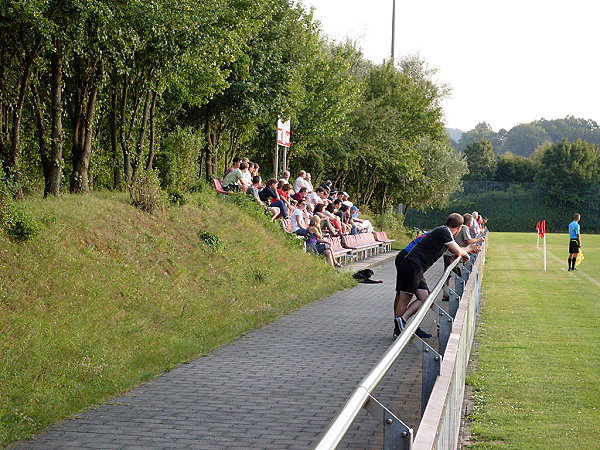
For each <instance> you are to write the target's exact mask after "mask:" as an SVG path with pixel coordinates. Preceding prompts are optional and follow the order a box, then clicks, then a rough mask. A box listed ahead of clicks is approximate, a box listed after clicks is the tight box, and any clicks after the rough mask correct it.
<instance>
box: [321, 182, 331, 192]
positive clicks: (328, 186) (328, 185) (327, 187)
mask: <svg viewBox="0 0 600 450" xmlns="http://www.w3.org/2000/svg"><path fill="white" fill-rule="evenodd" d="M331 186H333V183H332V182H331V180H325V181H323V183H321V187H322V188H323V189H325V190H326V191H327V192H329V191H331Z"/></svg>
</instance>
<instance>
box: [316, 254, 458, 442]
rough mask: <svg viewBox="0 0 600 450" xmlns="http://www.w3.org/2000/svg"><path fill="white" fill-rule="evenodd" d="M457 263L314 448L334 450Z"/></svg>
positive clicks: (366, 377)
mask: <svg viewBox="0 0 600 450" xmlns="http://www.w3.org/2000/svg"><path fill="white" fill-rule="evenodd" d="M459 262H460V258H457V259H456V260H454V261H452V263H451V264H450V265H449V266H448V267H447V268H446V270H445V272H444V274H443V275H442V277H441V278H440V279H439V281H438V282H437V284H436V285H435V287H434V288H433V290H432V291H431V293H430V294H429V296H428V297H427V299H426V300H425V301H424V302H423V305H421V307H420V308H419V311H418V312H417V313H416V314H415V316H414V319H413V320H412V321H411V322H410V323H409V324H408V325H407V326H406V328H405V329H404V331H403V332H402V333H401V334H400V336H399V337H398V338H397V339H396V341H395V342H394V343H393V344H392V345H391V346H390V348H388V350H387V351H386V352H385V353H384V355H383V356H382V357H381V359H380V360H379V362H378V363H377V364H376V365H375V367H373V369H371V371H370V372H369V373H368V374H367V375H366V376H365V377H364V378H363V379H362V381H361V382H360V384H359V385H358V387H357V388H356V389H355V390H354V391H353V392H352V395H351V396H350V398H349V399H348V401H347V402H346V404H345V405H344V407H343V408H342V410H341V411H340V412H339V413H338V415H337V417H336V418H335V419H334V420H333V421H332V422H331V424H330V425H329V427H328V428H327V431H325V433H324V434H323V437H322V438H321V440H320V441H319V443H318V444H317V446H316V447H315V449H316V450H325V449H335V448H336V446H337V445H338V444H339V443H340V441H341V440H342V439H343V437H344V435H345V434H346V432H347V431H348V429H349V428H350V426H351V425H352V422H354V419H355V418H356V416H357V415H358V413H359V412H360V410H361V409H362V408H363V407H364V405H365V403H366V402H367V400H368V399H369V397H370V396H371V393H372V392H373V391H374V390H375V388H376V387H377V385H378V384H379V382H380V381H381V380H382V379H383V377H384V376H385V375H386V373H387V372H388V371H389V369H390V368H391V367H392V365H393V364H394V362H395V361H396V359H398V356H400V353H401V352H402V350H404V347H406V346H407V345H408V343H409V342H410V340H411V339H412V337H413V333H414V332H415V331H417V328H418V327H419V326H420V325H421V322H422V321H423V319H424V318H425V315H426V314H427V312H428V311H429V308H430V307H431V305H432V304H433V301H434V299H435V298H436V297H437V295H438V294H439V292H440V291H441V290H442V288H443V286H444V283H445V282H446V279H447V278H448V277H449V276H450V272H452V270H453V269H454V268H455V267H456V266H457V265H458V263H459Z"/></svg>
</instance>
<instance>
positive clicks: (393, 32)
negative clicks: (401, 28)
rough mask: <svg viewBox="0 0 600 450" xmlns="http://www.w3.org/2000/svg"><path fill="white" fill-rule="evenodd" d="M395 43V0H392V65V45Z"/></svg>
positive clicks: (392, 58) (392, 59)
mask: <svg viewBox="0 0 600 450" xmlns="http://www.w3.org/2000/svg"><path fill="white" fill-rule="evenodd" d="M395 41H396V0H392V55H391V56H392V57H391V61H392V64H394V43H395Z"/></svg>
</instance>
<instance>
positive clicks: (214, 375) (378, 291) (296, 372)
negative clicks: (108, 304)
mask: <svg viewBox="0 0 600 450" xmlns="http://www.w3.org/2000/svg"><path fill="white" fill-rule="evenodd" d="M394 256H395V252H393V253H388V254H387V255H386V256H385V257H379V258H378V259H372V260H371V261H370V263H375V264H378V265H376V266H372V269H373V270H374V272H375V275H374V276H373V279H382V280H384V283H383V284H360V285H358V286H356V287H354V288H351V289H346V290H344V291H341V292H338V293H336V294H334V295H331V296H330V297H327V298H325V299H324V300H322V301H319V302H317V303H313V304H311V305H308V306H306V307H304V308H302V309H300V310H298V311H296V312H294V313H292V314H289V315H287V316H284V317H282V318H280V319H279V320H277V321H275V322H272V323H270V324H268V325H266V326H264V327H262V328H260V329H258V330H256V331H253V332H250V333H248V334H246V335H244V336H242V337H241V338H240V339H238V340H236V341H234V342H233V343H231V344H230V345H226V346H223V347H221V348H219V349H217V350H215V351H214V352H212V353H211V354H209V355H207V356H205V357H201V358H199V359H197V360H195V361H193V362H191V363H189V364H183V365H181V366H179V367H177V368H176V369H174V370H173V371H171V372H168V373H165V374H163V375H162V376H160V377H159V378H158V379H156V380H153V381H150V382H147V383H144V384H142V385H140V386H139V387H137V388H135V389H133V390H132V391H131V392H129V393H128V394H126V395H124V396H122V397H119V398H115V399H113V400H112V401H110V402H107V403H105V404H102V405H101V406H98V407H96V408H95V409H92V410H89V411H86V412H84V413H82V414H81V415H79V416H77V417H75V418H73V419H69V420H65V421H63V422H61V423H59V424H57V425H55V426H53V427H51V428H49V429H48V430H46V431H45V432H44V433H43V434H40V435H39V436H38V437H37V439H35V440H32V441H27V442H21V443H19V445H18V446H17V448H40V449H58V448H60V449H66V448H78V449H80V448H94V449H100V448H107V449H108V448H128V449H135V448H139V449H142V448H143V449H147V448H193V449H219V448H236V449H241V448H252V449H262V448H264V449H267V448H273V449H284V448H295V449H305V448H308V447H310V446H311V445H313V444H315V443H316V442H317V437H318V436H319V434H320V433H321V432H322V431H323V430H324V429H325V428H326V427H327V425H328V424H329V423H330V421H331V419H332V418H333V417H334V415H335V413H336V412H337V411H338V410H339V408H340V407H341V406H342V405H343V404H344V403H345V401H346V400H347V398H348V397H349V395H350V393H351V392H352V391H353V390H354V388H355V387H356V386H357V384H358V383H359V381H360V380H361V379H362V378H363V377H364V376H365V375H366V373H367V372H368V371H369V370H370V369H371V368H372V366H373V365H374V364H375V363H376V362H377V361H378V360H379V358H380V357H381V355H382V354H383V353H384V352H385V350H386V349H387V348H388V347H389V345H390V344H391V343H392V331H393V322H392V301H393V298H394V287H395V276H396V271H395V267H394V263H393V257H394ZM365 264H367V262H361V263H356V265H355V266H354V269H359V268H364V267H365ZM439 265H440V263H439V262H438V264H436V265H435V266H434V267H433V268H432V269H431V270H430V271H429V272H428V273H427V276H428V278H430V277H431V278H433V277H439V275H440V270H441V267H440V266H439ZM433 318H434V315H433V314H428V318H427V319H426V322H425V324H426V326H425V327H424V328H425V329H427V330H428V331H430V332H432V333H434V331H435V324H434V323H433ZM434 339H435V338H432V339H430V340H432V341H433V343H432V344H431V345H433V346H434V348H435V347H437V342H435V340H434ZM405 353H406V355H405V356H403V357H402V358H400V360H399V361H398V362H397V363H396V364H395V366H394V367H393V368H392V370H391V371H390V372H389V373H388V376H387V377H386V378H385V380H384V381H383V382H382V384H381V385H380V386H379V388H378V391H377V392H376V393H375V396H376V397H377V398H378V400H380V401H381V402H382V403H384V404H385V405H386V406H388V407H390V408H391V409H392V410H393V411H394V412H395V413H396V414H397V415H398V417H400V419H401V420H403V421H404V422H405V423H407V424H408V425H409V426H411V427H413V428H415V430H416V428H417V425H418V420H419V410H420V395H421V380H420V374H421V359H420V358H421V356H420V355H421V353H420V350H419V349H418V348H417V347H416V346H412V345H411V346H408V347H407V348H406V349H405ZM380 443H381V427H380V426H379V425H378V424H377V422H376V421H375V420H374V419H373V418H371V417H370V416H368V415H367V413H366V412H364V411H363V412H361V414H360V415H359V417H358V419H357V420H356V421H355V423H354V424H353V426H352V428H351V430H350V432H349V433H348V435H347V437H346V439H345V441H344V442H343V443H342V444H341V445H340V448H375V447H377V446H379V448H381V445H380Z"/></svg>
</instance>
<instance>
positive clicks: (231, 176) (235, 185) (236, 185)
mask: <svg viewBox="0 0 600 450" xmlns="http://www.w3.org/2000/svg"><path fill="white" fill-rule="evenodd" d="M244 171H246V172H247V171H248V164H246V163H241V164H240V167H239V168H238V169H234V170H232V171H231V172H229V173H228V174H227V176H226V177H225V178H224V179H223V189H225V190H226V191H240V190H241V191H242V192H246V189H247V188H248V185H246V183H245V182H244Z"/></svg>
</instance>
